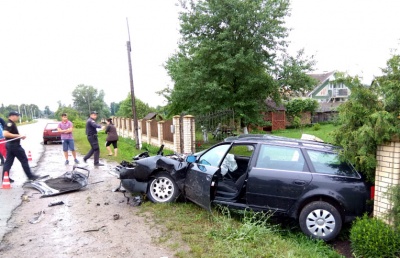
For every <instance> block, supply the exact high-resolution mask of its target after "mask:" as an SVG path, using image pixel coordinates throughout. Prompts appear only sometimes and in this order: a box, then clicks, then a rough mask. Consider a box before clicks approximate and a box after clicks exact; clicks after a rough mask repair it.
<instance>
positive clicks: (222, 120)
mask: <svg viewBox="0 0 400 258" xmlns="http://www.w3.org/2000/svg"><path fill="white" fill-rule="evenodd" d="M235 128H236V124H235V111H234V110H233V109H225V110H220V111H215V112H209V113H207V114H203V115H198V116H196V130H197V132H202V131H204V130H207V132H211V133H213V135H217V134H218V130H223V131H232V132H233V131H234V130H235Z"/></svg>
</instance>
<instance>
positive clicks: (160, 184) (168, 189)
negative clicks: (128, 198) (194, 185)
mask: <svg viewBox="0 0 400 258" xmlns="http://www.w3.org/2000/svg"><path fill="white" fill-rule="evenodd" d="M174 192H175V187H174V184H173V182H172V181H171V179H169V178H167V177H159V178H157V179H155V180H153V182H152V183H151V185H150V193H151V195H152V197H153V198H154V199H155V200H156V201H157V202H167V201H169V200H170V199H171V198H172V196H173V194H174Z"/></svg>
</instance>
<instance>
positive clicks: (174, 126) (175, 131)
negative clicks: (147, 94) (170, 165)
mask: <svg viewBox="0 0 400 258" xmlns="http://www.w3.org/2000/svg"><path fill="white" fill-rule="evenodd" d="M112 120H113V124H114V125H115V127H116V128H117V132H118V135H119V136H121V137H124V138H131V139H135V128H134V122H133V119H132V118H125V117H112ZM138 136H139V142H140V144H142V143H147V144H150V145H154V146H160V145H162V144H164V148H165V149H169V150H172V151H174V152H178V153H192V152H195V121H194V116H191V115H186V116H174V117H173V118H172V120H165V121H164V120H162V121H157V120H144V119H140V120H138Z"/></svg>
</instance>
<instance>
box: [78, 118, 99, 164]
mask: <svg viewBox="0 0 400 258" xmlns="http://www.w3.org/2000/svg"><path fill="white" fill-rule="evenodd" d="M96 119H97V112H96V111H92V112H90V117H89V119H88V120H87V121H86V135H87V139H88V141H89V143H90V147H91V149H90V150H89V152H88V153H87V154H86V155H85V157H83V161H84V162H85V163H86V162H87V160H88V159H89V158H90V157H91V156H92V155H93V154H94V165H95V166H104V164H102V163H100V148H99V140H98V138H97V128H101V125H99V124H96Z"/></svg>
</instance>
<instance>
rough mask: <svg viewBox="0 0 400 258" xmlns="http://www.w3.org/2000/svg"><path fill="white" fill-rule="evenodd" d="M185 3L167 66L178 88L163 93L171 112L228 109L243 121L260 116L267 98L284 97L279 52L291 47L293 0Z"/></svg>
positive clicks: (203, 111)
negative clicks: (288, 24) (286, 22)
mask: <svg viewBox="0 0 400 258" xmlns="http://www.w3.org/2000/svg"><path fill="white" fill-rule="evenodd" d="M181 6H182V8H183V11H182V12H181V13H180V16H179V19H180V23H181V30H180V33H181V36H182V39H181V42H180V44H179V51H178V52H177V53H176V54H174V55H173V56H171V57H170V58H169V59H168V60H167V62H166V66H165V67H166V69H167V71H168V74H169V75H170V76H171V78H172V80H173V81H174V87H173V88H172V89H165V90H164V91H163V92H162V94H163V95H164V96H165V97H166V99H167V100H168V102H169V103H168V109H169V113H170V114H171V113H172V114H179V113H181V112H182V111H188V112H193V113H197V114H198V113H206V112H209V111H213V110H219V109H227V108H229V109H234V110H235V114H238V115H239V116H240V117H241V118H242V119H243V120H245V121H254V120H255V119H258V118H259V116H260V113H261V112H260V111H261V110H263V109H265V104H264V103H265V100H266V98H267V97H272V98H273V99H275V100H276V101H279V100H280V96H279V88H280V87H281V85H282V84H281V82H279V81H278V80H277V78H278V77H280V73H282V69H281V65H279V64H278V63H279V62H281V63H283V60H282V59H280V58H278V56H279V55H280V53H282V52H283V51H284V50H285V49H286V46H287V44H286V41H285V38H286V36H287V33H288V30H287V28H286V27H285V26H284V18H285V17H286V16H287V15H288V14H289V0H218V1H216V0H208V1H205V0H199V1H193V0H192V1H181ZM291 64H296V63H294V62H292V63H291ZM291 70H292V71H296V70H294V69H291ZM300 72H302V71H300ZM282 74H284V73H282ZM280 79H282V78H280ZM295 87H298V85H297V84H296V85H293V90H295ZM302 87H304V85H302Z"/></svg>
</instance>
